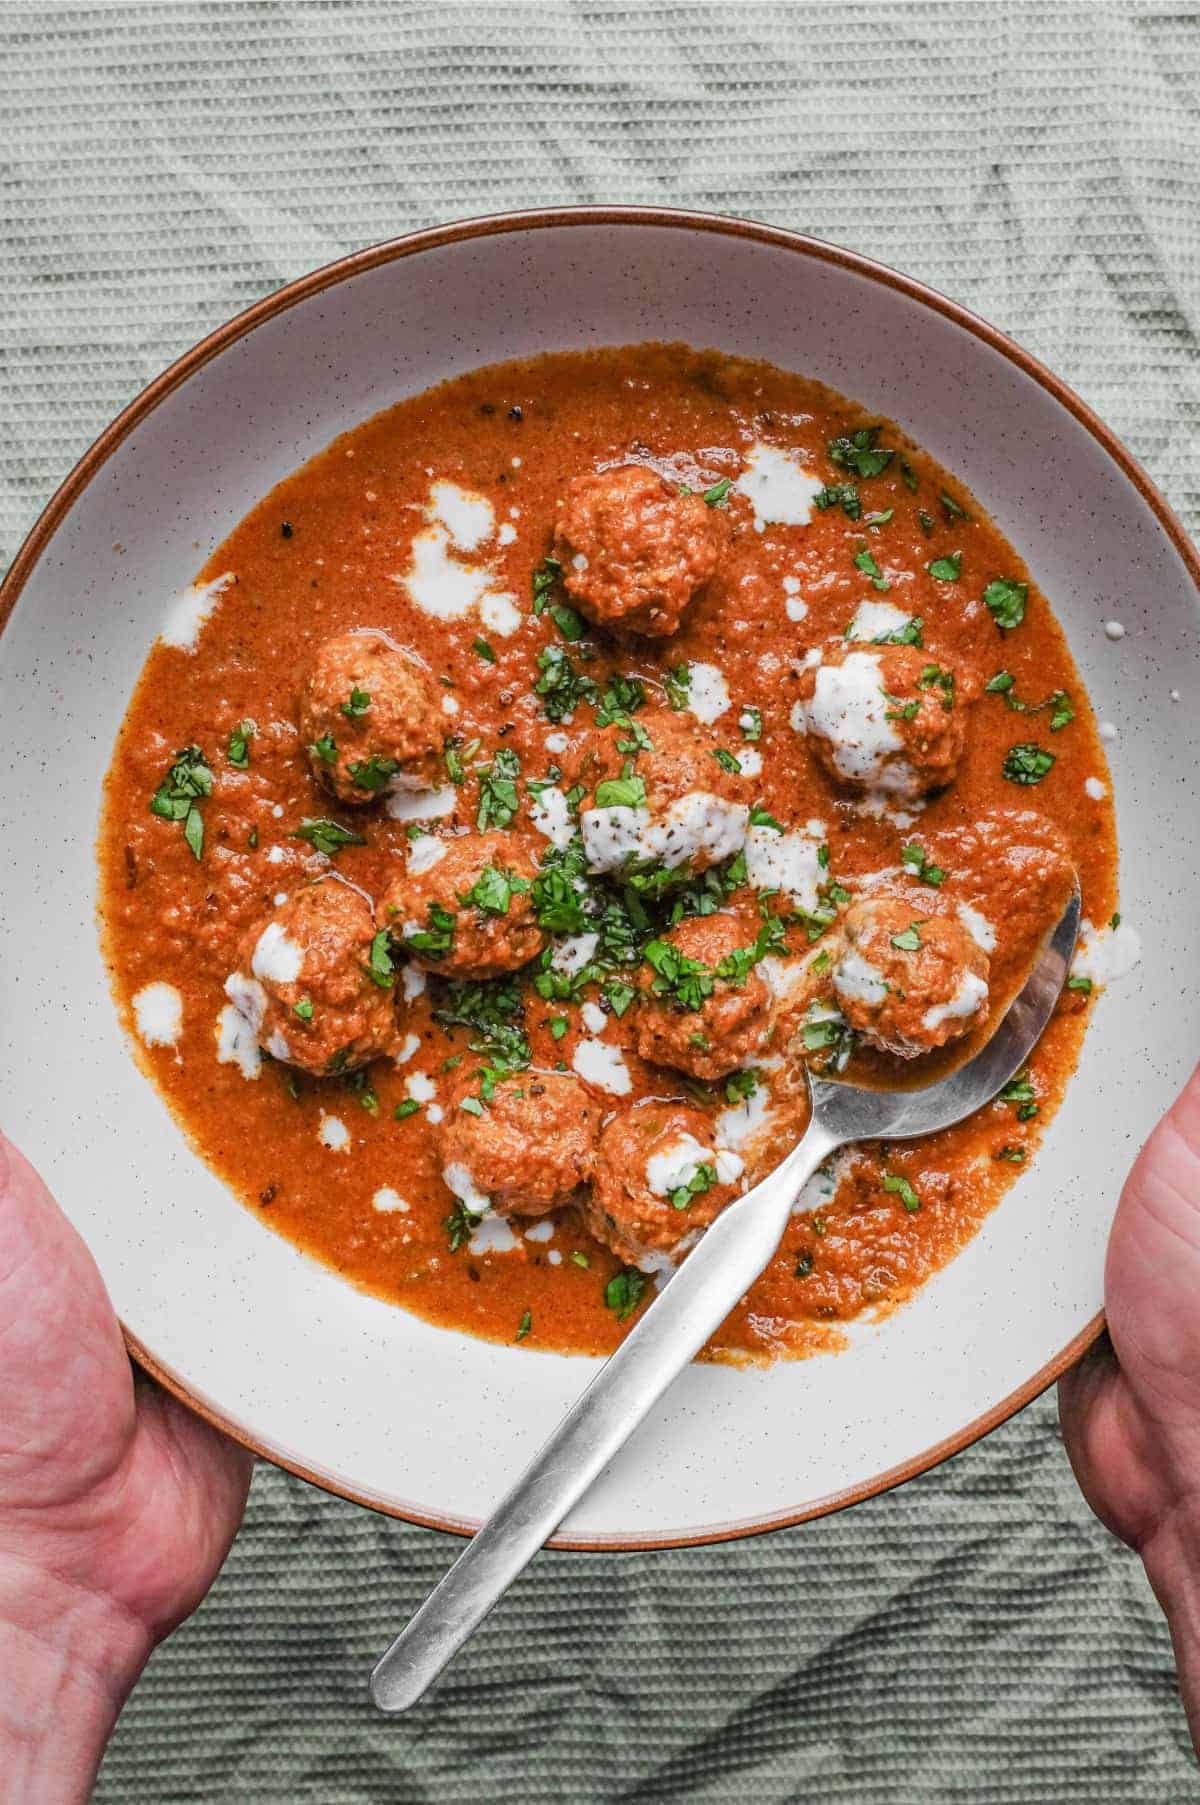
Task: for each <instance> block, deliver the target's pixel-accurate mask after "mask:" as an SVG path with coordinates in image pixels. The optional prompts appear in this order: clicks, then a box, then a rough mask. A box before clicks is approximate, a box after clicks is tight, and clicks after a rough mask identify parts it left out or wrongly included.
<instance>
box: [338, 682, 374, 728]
mask: <svg viewBox="0 0 1200 1805" xmlns="http://www.w3.org/2000/svg"><path fill="white" fill-rule="evenodd" d="M339 706H340V708H341V711H342V713H343V714H344V715H345V716H346V718H347V720H351V721H357V720H359V719H361V717H362V716H363V715H365V714H366V712H367V710H368V709H369V708H370V706H371V697H370V695H369V694H368V692H367V691H366V690H365V689H359V688H357V687H355V688H354V689H352V690H351V691H350V695H349V697H348V698H347V700H346V701H345V702H342V703H340V704H339Z"/></svg>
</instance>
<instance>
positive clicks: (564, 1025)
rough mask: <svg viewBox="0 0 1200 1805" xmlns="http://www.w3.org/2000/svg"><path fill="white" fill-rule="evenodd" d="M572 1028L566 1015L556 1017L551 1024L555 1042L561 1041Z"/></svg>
mask: <svg viewBox="0 0 1200 1805" xmlns="http://www.w3.org/2000/svg"><path fill="white" fill-rule="evenodd" d="M570 1026H571V1024H570V1022H569V1021H568V1020H567V1018H566V1016H565V1015H556V1016H555V1017H554V1018H553V1019H552V1021H551V1023H550V1033H551V1035H552V1036H553V1038H554V1039H555V1040H561V1039H562V1037H563V1035H564V1034H565V1033H566V1031H567V1029H568V1028H569V1027H570Z"/></svg>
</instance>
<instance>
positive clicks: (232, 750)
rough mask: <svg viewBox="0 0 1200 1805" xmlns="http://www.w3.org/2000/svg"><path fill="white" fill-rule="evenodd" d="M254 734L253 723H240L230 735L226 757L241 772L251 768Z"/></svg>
mask: <svg viewBox="0 0 1200 1805" xmlns="http://www.w3.org/2000/svg"><path fill="white" fill-rule="evenodd" d="M254 734H255V727H254V722H253V721H239V722H238V724H237V726H236V727H235V728H234V729H233V731H232V733H231V734H230V735H229V744H228V746H227V747H226V757H227V758H228V760H229V762H230V764H231V765H233V766H234V767H235V768H236V769H237V770H239V771H246V770H248V769H249V767H250V741H251V740H252V739H253V738H254Z"/></svg>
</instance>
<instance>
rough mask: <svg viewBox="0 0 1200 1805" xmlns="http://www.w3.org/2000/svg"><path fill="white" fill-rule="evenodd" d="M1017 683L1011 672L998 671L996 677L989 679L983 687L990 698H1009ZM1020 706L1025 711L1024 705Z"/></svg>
mask: <svg viewBox="0 0 1200 1805" xmlns="http://www.w3.org/2000/svg"><path fill="white" fill-rule="evenodd" d="M1016 681H1017V680H1016V678H1015V677H1014V676H1013V674H1012V672H1011V671H997V672H996V675H995V676H994V677H989V678H988V680H987V682H986V683H985V684H984V686H983V687H984V691H985V693H986V694H987V695H989V696H1007V695H1008V694H1009V692H1010V691H1011V690H1012V688H1013V685H1014V684H1015V683H1016ZM1020 706H1021V707H1022V709H1023V708H1024V703H1022V704H1021V705H1020Z"/></svg>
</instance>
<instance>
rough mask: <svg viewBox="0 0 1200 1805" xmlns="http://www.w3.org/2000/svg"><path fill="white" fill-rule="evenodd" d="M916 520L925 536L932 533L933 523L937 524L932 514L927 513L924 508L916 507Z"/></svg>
mask: <svg viewBox="0 0 1200 1805" xmlns="http://www.w3.org/2000/svg"><path fill="white" fill-rule="evenodd" d="M917 520H918V521H919V523H920V527H921V531H922V532H923V533H924V534H925V535H926V537H928V536H929V534H930V533H932V531H933V529H934V527H935V525H936V524H937V523H936V521H935V520H934V518H933V515H932V514H927V513H926V512H925V510H924V508H918V509H917Z"/></svg>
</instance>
